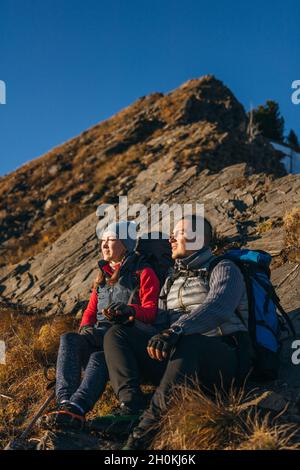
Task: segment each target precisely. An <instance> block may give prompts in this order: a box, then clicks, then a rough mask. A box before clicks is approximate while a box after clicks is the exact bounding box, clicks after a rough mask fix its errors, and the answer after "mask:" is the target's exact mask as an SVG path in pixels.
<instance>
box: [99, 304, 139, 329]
mask: <svg viewBox="0 0 300 470" xmlns="http://www.w3.org/2000/svg"><path fill="white" fill-rule="evenodd" d="M103 313H104V315H105V316H106V318H107V319H108V320H109V321H111V322H114V323H123V324H126V325H133V320H134V317H135V314H136V313H135V308H134V307H131V306H130V305H126V304H124V303H123V302H113V303H111V304H109V305H108V307H107V308H105V309H104V310H103Z"/></svg>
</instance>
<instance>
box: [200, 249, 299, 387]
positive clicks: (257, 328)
mask: <svg viewBox="0 0 300 470" xmlns="http://www.w3.org/2000/svg"><path fill="white" fill-rule="evenodd" d="M224 259H229V260H231V261H233V262H234V263H235V264H236V265H237V266H238V267H239V268H240V270H241V272H242V274H243V277H244V280H245V284H246V289H247V295H248V307H249V317H248V325H247V327H248V330H249V334H250V337H251V340H252V344H253V347H254V350H255V364H254V378H255V379H258V380H274V379H276V378H277V376H278V370H279V365H280V361H279V355H280V349H281V343H280V335H281V333H282V331H283V330H290V332H291V333H292V334H293V335H294V336H295V328H294V326H293V324H292V322H291V320H290V318H289V317H288V314H287V313H286V312H285V311H284V309H283V308H282V306H281V305H280V299H279V297H278V296H277V294H276V292H275V289H274V286H273V285H272V283H271V280H270V275H271V273H270V263H271V260H272V257H271V255H270V254H269V253H267V252H265V251H261V250H257V251H254V250H248V249H233V250H229V251H227V252H226V253H225V254H224V255H221V256H218V257H217V258H216V259H215V260H214V261H213V262H212V263H211V265H210V267H209V270H210V272H211V271H212V269H213V268H214V267H215V266H216V264H218V263H219V262H220V261H221V260H224ZM236 314H237V315H238V316H239V318H240V319H241V317H240V314H239V312H238V311H236ZM241 321H243V320H242V319H241ZM243 323H244V321H243Z"/></svg>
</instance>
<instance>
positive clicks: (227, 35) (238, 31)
mask: <svg viewBox="0 0 300 470" xmlns="http://www.w3.org/2000/svg"><path fill="white" fill-rule="evenodd" d="M299 24H300V2H299V1H298V0H285V1H278V0H272V1H271V0H263V1H262V0H260V1H257V0H252V1H241V0H239V1H236V0H227V1H225V0H214V1H213V2H208V1H207V0H183V1H179V0H173V1H171V0H148V1H146V0H139V1H137V0H110V1H109V0H107V1H103V0H85V1H83V0H0V80H3V81H5V83H6V87H7V104H6V105H0V175H3V174H6V173H8V172H9V171H12V170H13V169H15V168H17V167H18V166H20V165H21V164H22V163H25V162H26V161H28V160H32V159H33V158H36V157H38V156H40V155H42V154H43V153H45V152H46V151H48V150H50V149H51V148H53V147H55V146H57V145H59V144H60V143H62V142H64V141H66V140H68V139H69V138H71V137H73V136H75V135H77V134H79V133H80V132H82V131H83V130H85V129H87V128H88V127H90V126H92V125H94V124H96V123H97V122H99V121H101V120H103V119H106V118H108V117H110V116H111V115H113V114H115V113H116V112H117V111H119V110H121V109H122V108H124V107H125V106H128V105H129V104H130V103H132V102H133V101H134V100H136V99H137V98H139V97H140V96H143V95H147V94H149V93H152V92H154V91H160V92H168V91H170V90H172V89H174V88H176V87H178V86H179V85H180V84H182V83H183V82H185V81H186V80H189V79H190V78H195V77H199V76H201V75H204V74H207V73H212V74H214V75H215V76H216V77H217V78H219V79H221V80H222V81H223V82H224V83H225V84H226V85H228V86H229V87H230V88H231V90H232V91H233V93H234V94H235V95H236V97H237V98H238V99H239V100H240V101H241V102H242V103H243V105H244V106H245V108H246V109H247V110H248V109H249V107H250V103H252V105H253V106H257V105H258V104H261V103H263V102H265V101H266V99H274V100H276V101H278V102H279V104H280V108H281V111H282V114H283V116H284V118H285V121H286V132H287V131H289V129H290V128H293V129H294V130H295V131H296V132H297V134H298V136H299V138H300V105H298V106H297V105H293V104H292V102H291V93H292V90H291V83H292V81H293V80H297V79H300V61H299V58H300V28H299Z"/></svg>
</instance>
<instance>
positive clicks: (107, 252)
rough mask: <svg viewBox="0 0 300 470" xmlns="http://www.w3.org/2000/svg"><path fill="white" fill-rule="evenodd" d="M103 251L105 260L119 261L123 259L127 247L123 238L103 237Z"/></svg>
mask: <svg viewBox="0 0 300 470" xmlns="http://www.w3.org/2000/svg"><path fill="white" fill-rule="evenodd" d="M101 251H102V255H103V259H104V260H105V261H113V262H114V263H118V262H119V261H121V260H122V258H123V256H124V254H125V252H126V248H125V246H124V245H123V243H122V241H121V240H118V239H116V238H113V237H111V236H110V237H103V239H102V240H101Z"/></svg>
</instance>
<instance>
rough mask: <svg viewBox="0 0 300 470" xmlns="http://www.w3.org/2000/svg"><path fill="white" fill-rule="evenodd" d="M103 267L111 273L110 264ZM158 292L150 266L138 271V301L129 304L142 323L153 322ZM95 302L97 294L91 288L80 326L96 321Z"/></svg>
mask: <svg viewBox="0 0 300 470" xmlns="http://www.w3.org/2000/svg"><path fill="white" fill-rule="evenodd" d="M104 269H105V270H106V271H107V272H108V273H109V274H112V273H113V269H112V268H111V267H110V265H106V266H104ZM159 293H160V284H159V280H158V278H157V276H156V274H155V272H154V271H153V269H151V268H144V269H143V270H142V271H141V273H140V289H139V303H138V304H129V305H130V306H131V307H134V309H135V311H136V319H137V320H140V321H142V322H144V323H153V322H154V320H155V318H156V314H157V305H158V296H159ZM97 304H98V294H97V291H96V289H93V290H92V294H91V297H90V300H89V303H88V306H87V308H86V309H85V311H84V313H83V316H82V320H81V323H80V327H82V326H86V325H91V326H92V325H94V324H95V323H96V321H97Z"/></svg>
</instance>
